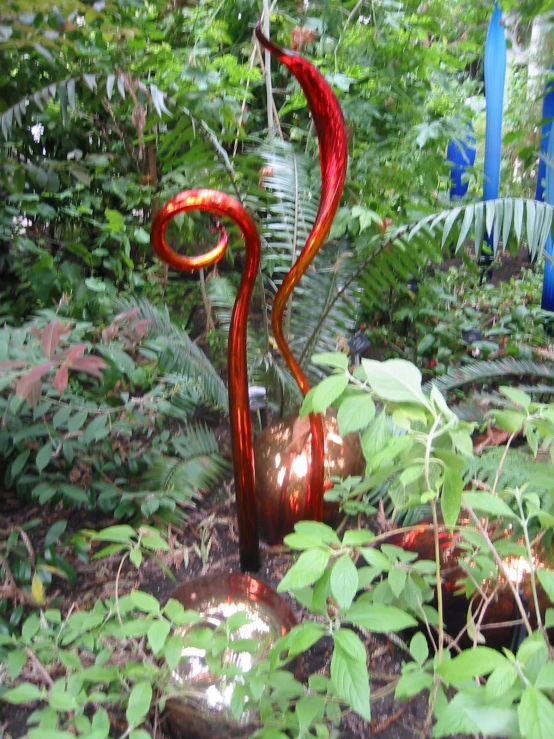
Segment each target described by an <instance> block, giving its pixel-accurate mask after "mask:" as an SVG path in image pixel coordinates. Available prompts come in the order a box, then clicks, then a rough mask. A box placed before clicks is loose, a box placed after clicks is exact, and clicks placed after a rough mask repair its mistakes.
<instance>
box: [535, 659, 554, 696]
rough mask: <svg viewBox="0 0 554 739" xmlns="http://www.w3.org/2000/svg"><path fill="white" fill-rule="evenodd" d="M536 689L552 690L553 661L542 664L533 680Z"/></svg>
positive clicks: (553, 686) (553, 687)
mask: <svg viewBox="0 0 554 739" xmlns="http://www.w3.org/2000/svg"><path fill="white" fill-rule="evenodd" d="M535 688H537V690H554V662H548V664H546V665H543V666H542V667H541V669H540V672H539V674H538V676H537V679H536V681H535Z"/></svg>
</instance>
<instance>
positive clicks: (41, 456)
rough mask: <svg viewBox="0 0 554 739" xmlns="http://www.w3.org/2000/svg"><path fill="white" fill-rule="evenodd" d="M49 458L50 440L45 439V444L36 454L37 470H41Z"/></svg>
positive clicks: (50, 454) (50, 450)
mask: <svg viewBox="0 0 554 739" xmlns="http://www.w3.org/2000/svg"><path fill="white" fill-rule="evenodd" d="M51 458H52V444H51V442H50V441H47V442H46V444H45V445H44V446H42V447H41V448H40V449H39V450H38V452H37V456H36V459H35V464H36V466H37V469H38V471H39V472H42V470H43V469H45V468H46V467H47V466H48V463H49V462H50V459H51Z"/></svg>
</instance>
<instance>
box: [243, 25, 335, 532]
mask: <svg viewBox="0 0 554 739" xmlns="http://www.w3.org/2000/svg"><path fill="white" fill-rule="evenodd" d="M256 37H257V39H258V41H259V42H260V44H261V45H262V46H263V47H264V48H266V49H267V50H268V51H269V52H270V53H271V54H272V55H273V56H274V57H275V58H276V59H277V60H278V61H280V62H281V63H282V64H284V65H285V66H286V67H288V69H290V71H291V73H292V74H293V75H294V76H295V77H296V79H297V80H298V83H299V84H300V87H301V88H302V90H303V92H304V95H305V96H306V101H307V103H308V108H309V110H310V113H311V115H312V121H313V124H314V127H315V130H316V133H317V138H318V142H319V163H320V168H321V197H320V200H319V208H318V211H317V216H316V219H315V222H314V225H313V228H312V230H311V232H310V235H309V236H308V239H307V241H306V244H305V246H304V248H303V249H302V251H301V252H300V255H299V257H298V259H297V261H296V262H295V264H294V265H293V267H292V269H291V270H290V271H289V273H288V274H287V275H286V277H285V279H284V280H283V282H282V283H281V286H280V288H279V290H278V291H277V294H276V295H275V300H274V302H273V307H272V312H271V324H272V327H273V333H274V336H275V340H276V341H277V345H278V346H279V349H280V350H281V353H282V355H283V357H284V359H285V361H286V363H287V364H288V366H289V368H290V371H291V373H292V375H293V377H294V379H295V380H296V382H297V383H298V386H299V387H300V390H301V391H302V393H303V394H304V395H306V394H307V392H308V390H309V389H310V385H309V383H308V380H307V378H306V376H305V375H304V373H303V372H302V369H301V368H300V365H299V364H298V362H297V361H296V359H295V357H294V356H293V354H292V352H291V350H290V348H289V345H288V344H287V341H286V339H285V336H284V333H283V315H284V312H285V308H286V305H287V302H288V300H289V298H290V296H291V294H292V291H293V290H294V288H295V287H296V285H297V284H298V283H299V282H300V279H301V277H302V275H303V274H304V272H306V270H307V269H308V267H309V266H310V264H311V263H312V261H313V259H314V258H315V256H316V254H317V252H318V251H319V250H320V249H321V247H322V246H323V244H324V242H325V239H326V238H327V236H328V234H329V231H330V229H331V224H332V223H333V219H334V217H335V214H336V212H337V208H338V207H339V204H340V198H341V195H342V190H343V187H344V180H345V178H346V169H347V166H348V139H347V135H346V126H345V125H344V117H343V115H342V110H341V108H340V105H339V101H338V100H337V98H336V96H335V94H334V92H333V90H332V89H331V87H330V85H329V84H328V83H327V81H326V80H325V78H324V77H323V75H322V74H321V73H320V72H319V70H317V69H316V68H315V67H314V66H313V65H312V64H310V62H308V61H307V60H306V59H304V58H303V57H302V56H300V54H297V53H296V52H294V51H289V50H286V49H281V48H280V47H279V46H277V45H276V44H274V43H273V42H272V41H270V40H269V39H268V38H266V37H265V36H264V35H263V33H262V27H261V22H260V23H258V25H257V27H256ZM310 428H311V437H312V438H311V461H310V469H309V471H308V477H307V489H306V503H305V509H304V513H303V518H307V519H311V520H314V521H321V519H322V518H323V492H324V490H323V473H324V453H325V439H324V432H323V423H322V418H321V416H320V415H317V416H316V415H314V414H313V413H312V414H311V415H310Z"/></svg>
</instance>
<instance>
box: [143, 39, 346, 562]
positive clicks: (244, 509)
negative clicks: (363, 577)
mask: <svg viewBox="0 0 554 739" xmlns="http://www.w3.org/2000/svg"><path fill="white" fill-rule="evenodd" d="M256 36H257V38H258V40H259V41H260V43H261V44H262V45H263V46H265V48H267V49H268V50H269V51H270V52H271V53H272V54H273V55H274V56H275V57H276V58H277V59H278V60H279V61H280V62H282V63H283V64H285V65H286V66H287V67H288V68H289V69H290V70H291V72H292V74H293V75H294V76H295V77H296V78H297V80H298V82H299V83H300V86H301V87H302V90H303V91H304V94H305V95H306V100H307V102H308V107H309V109H310V112H311V114H312V119H313V123H314V126H315V129H316V132H317V136H318V140H319V155H320V166H321V198H320V203H319V209H318V212H317V217H316V220H315V223H314V226H313V228H312V231H311V233H310V235H309V236H308V239H307V241H306V244H305V246H304V248H303V249H302V252H301V253H300V256H299V257H298V260H297V261H296V263H295V264H294V265H293V267H292V269H291V270H290V272H289V273H288V274H287V276H286V277H285V279H284V280H283V283H282V284H281V287H280V288H279V290H278V291H277V294H276V296H275V301H274V304H273V310H272V325H273V331H274V334H275V339H276V341H277V344H278V346H279V349H280V350H281V352H282V354H283V357H284V359H285V361H286V362H287V364H288V366H289V367H290V370H291V372H292V374H293V376H294V378H295V379H296V381H297V383H298V385H299V387H300V389H301V391H302V393H303V394H304V395H306V393H307V392H308V390H309V389H310V386H309V383H308V381H307V379H306V377H305V375H304V373H303V372H302V370H301V369H300V365H299V364H298V362H297V361H296V359H295V358H294V356H293V354H292V352H291V350H290V348H289V346H288V344H287V342H286V340H285V337H284V333H283V325H282V324H283V314H284V310H285V307H286V304H287V302H288V299H289V297H290V295H291V293H292V291H293V289H294V287H295V286H296V285H297V284H298V282H299V281H300V279H301V277H302V275H303V274H304V272H305V271H306V270H307V268H308V267H309V265H310V264H311V262H312V261H313V259H314V257H315V255H316V254H317V252H318V251H319V249H320V248H321V246H322V245H323V242H324V241H325V239H326V237H327V235H328V233H329V230H330V228H331V224H332V221H333V218H334V216H335V213H336V211H337V208H338V206H339V201H340V197H341V194H342V188H343V185H344V179H345V176H346V167H347V161H348V148H347V137H346V129H345V125H344V119H343V116H342V111H341V109H340V106H339V103H338V100H337V99H336V97H335V95H334V93H333V91H332V90H331V88H330V87H329V85H328V84H327V82H326V81H325V79H324V78H323V76H322V75H321V74H320V72H319V71H318V70H317V69H316V68H315V67H314V66H312V65H311V64H310V63H309V62H308V61H307V60H305V59H303V58H302V57H301V56H300V55H299V54H296V53H295V52H292V51H287V50H284V49H280V48H279V47H278V46H276V45H275V44H273V43H272V42H271V41H270V40H269V39H267V38H265V36H263V34H262V32H261V28H260V26H259V25H258V27H257V28H256ZM191 210H202V211H209V212H211V213H216V214H217V215H219V216H225V217H227V218H229V219H230V220H231V221H233V223H235V224H236V225H237V226H238V227H239V229H240V231H241V233H242V236H243V239H244V243H245V246H246V263H245V268H244V272H243V274H242V279H241V283H240V287H239V291H238V295H237V300H236V302H235V307H234V309H233V315H232V317H231V325H230V330H229V348H228V366H229V414H230V420H231V441H232V447H233V466H234V473H235V488H236V498H237V519H238V533H239V550H240V564H241V568H242V569H243V570H247V571H255V570H257V569H259V565H260V559H259V541H258V526H257V518H256V509H257V506H256V497H255V487H254V455H253V451H252V425H251V421H250V404H249V401H248V379H247V377H248V375H247V367H246V325H247V319H248V306H249V303H250V298H251V296H252V289H253V286H254V281H255V278H256V272H257V269H258V264H259V258H260V237H259V234H258V231H257V229H256V226H255V224H254V221H253V219H252V216H250V214H249V213H248V212H247V211H246V210H244V208H243V207H242V206H241V205H240V204H239V203H238V202H237V201H236V200H235V199H234V198H232V197H230V196H229V195H225V194H224V193H221V192H217V191H214V190H190V191H188V192H183V193H180V194H179V195H176V196H175V197H173V198H172V199H171V200H170V201H169V202H168V203H166V204H165V205H164V207H163V208H161V210H159V211H158V213H157V214H156V216H155V217H154V221H153V224H152V245H153V247H154V250H155V251H156V253H157V254H158V256H159V257H160V258H161V259H163V260H164V261H165V262H167V263H168V264H170V265H171V266H172V267H175V268H176V269H179V270H183V271H192V270H197V269H201V268H203V267H208V266H211V265H213V264H215V263H216V262H218V261H219V260H220V259H221V257H222V256H223V254H224V253H225V249H226V246H227V234H226V232H225V229H223V228H219V230H220V232H221V238H220V240H219V242H218V244H217V245H216V246H215V247H214V248H213V249H211V250H210V251H209V252H208V253H207V254H203V255H201V256H196V257H187V256H182V255H180V254H177V252H175V251H174V250H173V249H172V248H171V247H170V246H169V245H168V244H167V241H166V239H165V229H166V226H167V224H168V223H169V221H170V220H171V219H172V218H174V217H175V216H176V215H178V214H179V213H184V212H187V211H191ZM310 426H311V437H312V439H311V463H310V470H309V472H308V478H307V483H308V484H307V490H306V500H305V506H304V509H303V510H302V511H297V513H296V516H295V518H296V520H299V519H300V518H310V519H312V520H321V518H322V516H323V471H324V466H323V465H324V433H323V424H322V420H321V417H320V416H315V415H313V414H312V415H311V416H310ZM276 513H277V512H276Z"/></svg>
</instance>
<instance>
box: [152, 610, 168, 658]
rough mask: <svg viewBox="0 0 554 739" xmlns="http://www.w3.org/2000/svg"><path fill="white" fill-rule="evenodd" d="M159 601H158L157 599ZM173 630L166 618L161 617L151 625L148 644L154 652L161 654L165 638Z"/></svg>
mask: <svg viewBox="0 0 554 739" xmlns="http://www.w3.org/2000/svg"><path fill="white" fill-rule="evenodd" d="M156 602H157V601H156ZM170 631H171V624H170V623H169V621H166V620H165V618H160V619H159V620H157V621H154V623H153V624H152V625H151V626H150V628H149V629H148V632H147V633H148V644H149V645H150V649H151V650H152V651H153V652H154V654H156V655H157V654H159V653H160V652H161V650H162V649H163V646H164V644H165V640H166V639H167V637H168V636H169V632H170Z"/></svg>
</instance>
